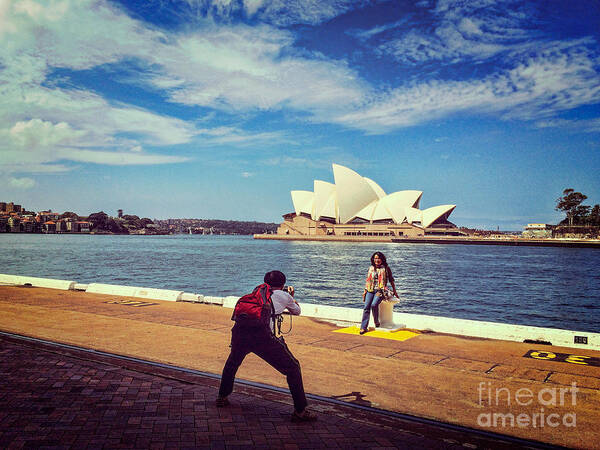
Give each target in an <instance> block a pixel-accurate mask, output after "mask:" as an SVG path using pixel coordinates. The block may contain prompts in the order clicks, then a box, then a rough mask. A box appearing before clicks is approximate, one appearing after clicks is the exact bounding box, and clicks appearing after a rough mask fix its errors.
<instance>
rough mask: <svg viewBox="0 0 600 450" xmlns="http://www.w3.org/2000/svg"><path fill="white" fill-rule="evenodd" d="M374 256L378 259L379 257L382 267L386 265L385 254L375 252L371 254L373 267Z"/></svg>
mask: <svg viewBox="0 0 600 450" xmlns="http://www.w3.org/2000/svg"><path fill="white" fill-rule="evenodd" d="M375 256H379V259H381V265H382V266H383V267H387V261H386V259H385V255H384V254H383V253H381V252H375V253H373V254H372V255H371V265H372V266H373V267H375Z"/></svg>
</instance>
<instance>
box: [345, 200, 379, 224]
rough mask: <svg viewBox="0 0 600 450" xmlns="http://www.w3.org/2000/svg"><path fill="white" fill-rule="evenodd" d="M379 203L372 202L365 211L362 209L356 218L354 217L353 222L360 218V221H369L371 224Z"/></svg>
mask: <svg viewBox="0 0 600 450" xmlns="http://www.w3.org/2000/svg"><path fill="white" fill-rule="evenodd" d="M377 203H378V202H377V200H374V201H372V202H371V203H369V204H368V205H367V206H365V207H364V208H363V209H361V210H360V211H359V212H357V213H356V214H355V215H354V217H352V218H351V219H350V220H353V219H355V218H357V217H358V218H360V219H364V220H368V221H369V222H370V221H371V220H373V212H374V211H375V207H376V206H377Z"/></svg>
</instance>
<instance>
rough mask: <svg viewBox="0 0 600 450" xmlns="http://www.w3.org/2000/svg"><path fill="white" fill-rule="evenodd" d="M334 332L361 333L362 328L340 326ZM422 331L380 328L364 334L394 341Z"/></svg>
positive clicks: (410, 336)
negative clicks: (382, 329)
mask: <svg viewBox="0 0 600 450" xmlns="http://www.w3.org/2000/svg"><path fill="white" fill-rule="evenodd" d="M333 332H334V333H344V334H360V328H358V327H348V328H340V329H339V330H333ZM419 334H421V333H415V332H414V331H408V330H398V331H380V330H372V331H368V332H366V333H365V334H363V336H368V337H375V338H380V339H390V340H393V341H406V340H407V339H410V338H413V337H415V336H418V335H419Z"/></svg>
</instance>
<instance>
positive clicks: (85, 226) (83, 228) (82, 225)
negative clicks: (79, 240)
mask: <svg viewBox="0 0 600 450" xmlns="http://www.w3.org/2000/svg"><path fill="white" fill-rule="evenodd" d="M76 227H77V228H78V232H79V233H89V232H90V223H89V222H86V221H84V220H80V221H78V222H77V224H76Z"/></svg>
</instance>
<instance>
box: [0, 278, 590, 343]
mask: <svg viewBox="0 0 600 450" xmlns="http://www.w3.org/2000/svg"><path fill="white" fill-rule="evenodd" d="M2 284H4V285H16V286H25V285H28V286H34V287H43V288H50V289H61V290H80V291H85V292H89V293H97V294H107V295H117V296H126V297H136V298H143V299H151V300H164V301H185V302H193V303H207V304H213V305H219V306H223V307H225V308H233V307H234V306H235V303H236V302H237V300H238V297H236V296H228V297H215V296H207V295H202V294H196V293H189V292H183V291H177V290H168V289H156V288H145V287H139V286H122V285H114V284H103V283H90V284H81V283H77V282H76V281H70V280H55V279H50V278H38V277H29V276H20V275H5V274H0V285H2ZM398 305H399V306H396V309H401V306H402V302H400V303H399V304H398ZM301 306H302V315H303V316H305V317H312V318H315V319H320V320H326V321H331V322H334V323H343V324H358V323H360V320H361V317H362V309H360V308H346V307H340V306H330V305H318V304H313V303H301ZM392 321H393V323H392V324H388V326H387V327H388V328H394V329H396V328H412V329H416V330H424V331H432V332H437V333H448V334H456V335H461V336H472V337H478V338H487V339H501V340H508V341H517V342H524V341H526V340H527V341H536V342H548V343H551V344H552V345H560V346H564V347H571V348H584V349H594V350H600V333H591V332H587V331H572V330H561V329H555V328H543V327H533V326H527V325H515V324H506V323H497V322H485V321H479V320H467V319H453V318H450V317H439V316H427V315H423V314H407V313H402V312H393V314H392Z"/></svg>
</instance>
